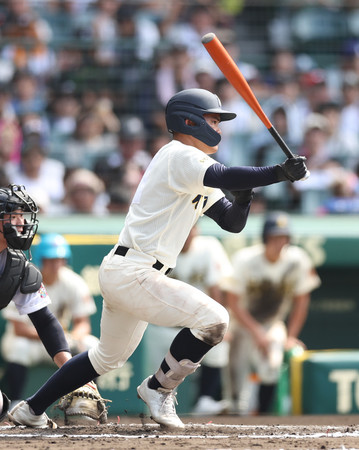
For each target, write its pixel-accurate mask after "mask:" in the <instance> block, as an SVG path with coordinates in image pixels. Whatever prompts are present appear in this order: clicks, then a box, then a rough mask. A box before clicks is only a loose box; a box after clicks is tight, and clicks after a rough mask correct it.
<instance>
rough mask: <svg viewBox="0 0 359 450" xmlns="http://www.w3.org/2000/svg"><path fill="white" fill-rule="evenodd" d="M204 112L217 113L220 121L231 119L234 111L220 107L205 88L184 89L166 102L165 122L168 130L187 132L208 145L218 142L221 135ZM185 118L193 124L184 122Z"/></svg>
mask: <svg viewBox="0 0 359 450" xmlns="http://www.w3.org/2000/svg"><path fill="white" fill-rule="evenodd" d="M204 114H219V115H220V119H221V122H223V121H225V120H232V119H234V118H235V117H236V114H235V113H232V112H229V111H225V110H223V109H222V104H221V101H220V99H219V98H218V96H217V95H215V94H212V93H211V92H209V91H207V90H205V89H198V88H193V89H185V90H184V91H180V92H178V93H177V94H175V95H174V96H173V97H172V98H171V99H170V100H169V102H168V103H167V107H166V124H167V128H168V131H169V132H170V133H173V132H175V131H177V132H179V133H183V134H189V135H191V136H193V137H195V138H197V139H199V140H200V141H201V142H204V143H205V144H206V145H208V146H210V147H214V146H216V145H218V144H219V142H220V140H221V135H220V134H219V133H217V132H216V131H215V130H214V129H213V128H211V127H210V126H209V125H208V123H207V122H206V120H205V119H204ZM186 119H189V120H191V121H192V122H194V123H195V126H190V125H187V124H186Z"/></svg>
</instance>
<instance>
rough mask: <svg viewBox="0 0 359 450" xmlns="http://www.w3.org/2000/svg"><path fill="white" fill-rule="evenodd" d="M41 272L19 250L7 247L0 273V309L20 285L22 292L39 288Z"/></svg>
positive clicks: (6, 303) (7, 302) (28, 292)
mask: <svg viewBox="0 0 359 450" xmlns="http://www.w3.org/2000/svg"><path fill="white" fill-rule="evenodd" d="M41 282H42V275H41V272H40V271H39V270H38V269H37V268H36V267H35V266H34V265H33V264H31V263H29V262H28V261H27V260H26V256H25V255H24V253H23V252H21V251H19V250H18V251H15V250H11V249H7V257H6V263H5V269H4V271H3V273H2V274H1V275H0V309H4V308H5V307H6V306H7V305H8V304H9V303H10V302H11V300H12V298H13V297H14V295H15V293H16V291H17V290H18V288H19V287H20V291H21V292H22V293H23V294H30V293H32V292H36V291H38V290H39V288H40V286H41Z"/></svg>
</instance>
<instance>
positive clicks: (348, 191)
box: [318, 170, 359, 214]
mask: <svg viewBox="0 0 359 450" xmlns="http://www.w3.org/2000/svg"><path fill="white" fill-rule="evenodd" d="M318 212H319V213H320V214H358V213H359V180H358V176H357V175H356V174H354V173H348V171H346V170H342V171H341V172H339V171H338V172H337V174H336V179H335V180H334V181H333V183H332V184H331V186H330V190H329V193H328V196H327V198H326V199H325V200H324V201H323V203H322V204H321V205H319V207H318Z"/></svg>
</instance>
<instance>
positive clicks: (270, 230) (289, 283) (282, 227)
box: [228, 211, 320, 415]
mask: <svg viewBox="0 0 359 450" xmlns="http://www.w3.org/2000/svg"><path fill="white" fill-rule="evenodd" d="M291 235H292V231H291V229H290V224H289V217H288V216H287V215H286V214H285V213H283V212H281V211H278V212H277V211H276V212H273V213H270V214H268V215H267V216H266V218H265V221H264V223H263V227H262V238H263V243H261V244H257V245H254V246H251V247H247V248H243V249H240V250H239V251H237V252H236V253H235V254H234V255H233V260H232V262H233V279H232V280H231V283H232V285H231V287H229V288H228V289H229V290H230V292H229V294H228V306H229V308H230V310H231V312H232V319H233V320H232V321H231V323H230V330H231V332H232V334H233V338H232V340H231V349H230V369H231V389H232V396H233V400H234V409H235V410H237V412H239V413H240V414H243V415H247V414H248V413H250V412H251V411H250V404H251V401H250V400H251V384H250V375H251V374H252V373H253V372H254V373H255V374H256V376H257V377H258V379H259V392H258V397H257V399H256V400H257V401H256V402H254V403H255V404H256V405H257V408H258V409H257V412H258V413H259V414H269V413H270V412H271V407H272V402H273V398H274V394H275V389H276V385H277V382H278V380H279V376H280V369H281V366H282V362H283V356H284V352H285V351H286V350H290V349H292V348H293V347H295V346H301V347H304V348H305V344H304V343H303V342H302V341H301V340H300V333H301V330H302V328H303V325H304V324H305V321H306V318H307V314H308V308H309V303H310V293H311V292H312V291H313V290H314V289H316V288H317V287H318V286H319V285H320V279H319V277H318V275H317V274H316V271H315V269H314V267H313V264H312V262H311V260H310V258H309V256H308V255H307V254H306V252H305V251H304V250H303V249H302V248H299V247H297V246H293V245H290V237H291Z"/></svg>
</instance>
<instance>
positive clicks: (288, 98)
mask: <svg viewBox="0 0 359 450" xmlns="http://www.w3.org/2000/svg"><path fill="white" fill-rule="evenodd" d="M273 88H274V92H273V95H272V96H271V97H270V98H269V99H268V100H267V101H266V102H265V103H264V104H263V109H264V111H265V112H266V113H267V115H269V116H270V115H272V114H273V112H274V111H275V110H277V109H278V108H279V107H282V108H283V109H284V110H285V114H286V118H287V122H288V126H287V135H288V138H289V140H290V142H291V143H292V144H294V145H299V144H300V143H301V142H302V140H303V132H304V122H305V120H306V117H307V115H308V114H309V113H310V112H311V111H312V106H311V105H309V104H308V100H307V98H306V97H304V96H303V94H302V91H301V87H300V84H299V81H298V78H297V77H296V76H295V75H281V76H277V78H276V79H274V80H273Z"/></svg>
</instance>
